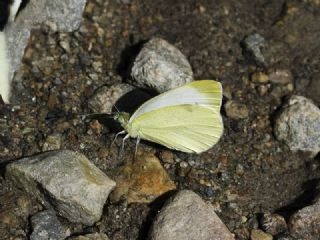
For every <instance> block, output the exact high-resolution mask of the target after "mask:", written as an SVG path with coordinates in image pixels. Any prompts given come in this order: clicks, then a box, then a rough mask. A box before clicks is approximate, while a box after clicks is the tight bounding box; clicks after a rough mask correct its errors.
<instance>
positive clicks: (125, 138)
mask: <svg viewBox="0 0 320 240" xmlns="http://www.w3.org/2000/svg"><path fill="white" fill-rule="evenodd" d="M129 137H130V136H129V134H127V135H126V136H125V137H124V138H123V139H122V145H121V154H122V153H123V150H124V142H125V141H126V140H127V139H128V138H129ZM121 154H120V155H121Z"/></svg>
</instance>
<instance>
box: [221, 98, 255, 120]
mask: <svg viewBox="0 0 320 240" xmlns="http://www.w3.org/2000/svg"><path fill="white" fill-rule="evenodd" d="M224 108H225V111H226V114H227V116H228V117H229V118H232V119H243V118H248V116H249V110H248V108H247V106H246V105H244V104H241V103H237V102H235V101H233V100H230V101H228V102H227V103H226V104H225V105H224Z"/></svg>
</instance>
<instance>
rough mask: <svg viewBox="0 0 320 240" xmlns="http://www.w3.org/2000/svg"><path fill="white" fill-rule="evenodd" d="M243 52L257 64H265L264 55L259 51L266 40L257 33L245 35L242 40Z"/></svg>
mask: <svg viewBox="0 0 320 240" xmlns="http://www.w3.org/2000/svg"><path fill="white" fill-rule="evenodd" d="M242 43H243V49H244V54H245V55H246V56H248V58H249V59H252V60H253V61H254V62H256V63H257V65H261V66H265V65H266V62H265V57H264V56H263V54H262V52H261V48H262V47H264V46H265V45H266V40H265V39H264V38H263V37H262V36H261V35H260V34H258V33H255V34H252V35H249V36H247V37H246V38H245V39H244V40H243V42H242Z"/></svg>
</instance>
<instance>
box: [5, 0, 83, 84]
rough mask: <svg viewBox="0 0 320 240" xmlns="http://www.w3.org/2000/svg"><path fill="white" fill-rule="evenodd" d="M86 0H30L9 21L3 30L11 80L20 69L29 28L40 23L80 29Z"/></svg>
mask: <svg viewBox="0 0 320 240" xmlns="http://www.w3.org/2000/svg"><path fill="white" fill-rule="evenodd" d="M86 2H87V1H86V0H68V1H63V0H30V1H29V2H28V4H27V5H26V7H25V8H24V9H23V11H21V12H20V13H19V15H18V17H17V20H16V21H15V22H13V23H10V24H9V25H8V26H7V27H6V29H5V33H6V36H7V42H8V52H9V53H10V59H11V72H10V79H12V77H13V74H14V72H15V71H17V70H18V69H19V68H20V64H21V59H22V56H23V54H24V49H25V47H26V46H27V44H28V40H29V36H30V31H31V30H32V29H34V28H39V26H40V25H41V24H42V23H45V24H47V25H49V26H50V27H52V28H53V29H54V30H58V31H66V32H71V31H74V30H75V29H77V28H79V26H80V21H81V16H82V12H83V10H84V7H85V4H86Z"/></svg>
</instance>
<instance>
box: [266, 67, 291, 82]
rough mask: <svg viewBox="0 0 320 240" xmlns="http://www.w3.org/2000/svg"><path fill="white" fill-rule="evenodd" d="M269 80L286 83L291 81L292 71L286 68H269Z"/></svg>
mask: <svg viewBox="0 0 320 240" xmlns="http://www.w3.org/2000/svg"><path fill="white" fill-rule="evenodd" d="M268 78H269V80H270V82H273V83H277V84H288V83H292V82H293V76H292V73H291V72H290V71H289V70H286V69H276V70H271V71H269V73H268Z"/></svg>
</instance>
